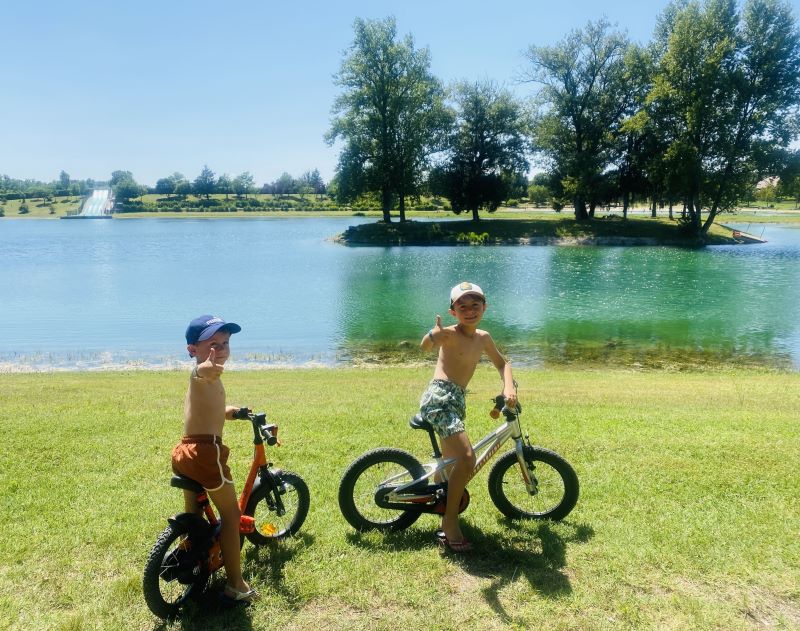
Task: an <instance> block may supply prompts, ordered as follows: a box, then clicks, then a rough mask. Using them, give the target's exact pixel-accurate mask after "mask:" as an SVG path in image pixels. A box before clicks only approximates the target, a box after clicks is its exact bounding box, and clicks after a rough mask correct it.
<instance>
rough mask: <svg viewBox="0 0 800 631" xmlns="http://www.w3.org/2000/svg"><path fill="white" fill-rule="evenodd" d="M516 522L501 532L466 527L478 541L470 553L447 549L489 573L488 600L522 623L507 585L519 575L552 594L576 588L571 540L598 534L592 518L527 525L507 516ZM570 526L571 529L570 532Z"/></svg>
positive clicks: (460, 561) (476, 572)
mask: <svg viewBox="0 0 800 631" xmlns="http://www.w3.org/2000/svg"><path fill="white" fill-rule="evenodd" d="M502 523H505V524H507V525H508V526H510V527H509V528H508V529H506V530H504V531H503V533H502V535H501V536H500V537H498V536H488V535H483V534H482V533H481V532H480V531H479V530H476V529H474V528H470V527H469V526H468V525H467V526H466V527H465V528H464V530H465V535H466V536H467V538H468V539H470V541H471V542H472V544H473V548H474V551H473V552H471V553H469V554H454V553H450V552H446V554H447V556H448V558H450V559H451V560H452V561H453V562H454V563H455V564H457V565H458V566H459V567H461V568H462V569H463V570H464V571H465V572H468V573H469V574H471V575H473V576H476V577H478V578H484V579H489V581H490V583H489V585H487V586H486V587H483V588H482V589H481V594H482V595H483V597H484V599H485V600H486V603H487V604H488V605H489V606H490V607H491V608H492V610H494V611H495V612H496V613H497V615H498V616H499V618H500V619H501V620H502V621H503V622H504V623H505V624H507V625H511V626H513V625H519V624H522V622H523V621H521V620H517V619H515V617H514V614H513V612H509V611H507V610H506V608H505V607H504V606H503V603H502V600H501V598H500V594H501V592H502V590H503V588H504V587H505V586H507V585H509V584H512V583H514V582H515V581H517V580H520V579H524V580H527V581H528V583H529V584H530V586H531V587H532V588H533V589H534V590H536V592H538V593H539V594H540V595H542V596H544V597H546V598H560V597H562V596H565V595H568V594H570V593H571V592H572V584H571V583H570V580H569V574H568V573H567V572H565V571H564V568H565V567H566V564H567V545H568V544H570V543H585V542H587V541H589V539H591V538H592V537H593V536H594V530H593V529H592V527H591V526H589V525H587V524H575V523H572V522H561V523H560V524H559V525H555V524H553V523H552V522H549V521H545V522H536V523H530V522H528V524H526V525H527V526H528V527H521V526H520V524H519V523H518V522H512V521H511V520H503V521H502ZM565 531H566V532H565Z"/></svg>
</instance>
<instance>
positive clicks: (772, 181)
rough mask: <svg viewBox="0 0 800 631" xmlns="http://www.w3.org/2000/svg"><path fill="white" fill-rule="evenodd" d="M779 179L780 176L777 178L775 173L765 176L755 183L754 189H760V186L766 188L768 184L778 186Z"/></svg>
mask: <svg viewBox="0 0 800 631" xmlns="http://www.w3.org/2000/svg"><path fill="white" fill-rule="evenodd" d="M780 181H781V178H779V177H778V176H777V175H775V176H773V177H765V178H764V179H763V180H761V181H760V182H759V183H758V184H756V190H757V191H760V190H761V189H762V188H767V187H768V186H778V183H779V182H780Z"/></svg>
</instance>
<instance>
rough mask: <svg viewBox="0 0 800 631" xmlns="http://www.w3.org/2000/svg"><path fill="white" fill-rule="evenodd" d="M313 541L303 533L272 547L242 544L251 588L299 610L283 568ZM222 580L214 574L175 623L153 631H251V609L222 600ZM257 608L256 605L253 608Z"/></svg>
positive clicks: (298, 600) (223, 579) (161, 626)
mask: <svg viewBox="0 0 800 631" xmlns="http://www.w3.org/2000/svg"><path fill="white" fill-rule="evenodd" d="M313 541H314V538H313V537H312V536H311V535H309V534H307V533H302V534H298V535H295V536H294V537H292V538H290V539H287V540H285V541H276V542H275V543H274V544H272V545H265V546H258V547H256V546H254V545H252V544H249V543H245V544H244V548H243V551H244V560H245V561H246V562H247V566H248V567H247V570H246V571H245V574H246V578H247V579H248V582H249V583H250V584H251V586H253V587H255V588H256V589H258V590H259V592H261V597H262V598H274V597H276V596H277V597H278V598H281V599H283V600H284V601H285V602H286V603H287V606H290V607H299V605H300V604H301V599H300V597H299V596H298V595H297V594H295V593H294V592H292V591H291V590H289V589H288V588H287V587H286V584H285V583H284V581H283V576H284V571H283V568H284V566H285V565H286V564H287V563H288V562H289V561H291V559H292V557H294V555H295V552H296V551H297V550H298V548H300V547H306V546H309V545H311V544H312V543H313ZM224 588H225V578H224V577H223V575H222V574H220V573H216V574H214V576H212V578H211V581H210V582H209V584H208V586H207V588H206V590H205V592H204V593H203V595H202V596H201V597H200V598H198V599H197V600H196V601H194V602H191V603H189V604H188V605H187V606H186V607H185V608H184V610H183V611H182V612H181V616H180V617H179V618H177V619H176V620H174V621H169V622H163V623H161V624H159V625H157V626H156V627H154V631H166V630H167V629H197V628H202V629H220V630H225V631H228V630H231V631H250V630H251V629H252V628H253V625H252V620H251V617H250V609H249V607H248V606H246V605H243V604H233V603H231V602H230V601H228V600H226V599H225V598H223V597H222V591H223V589H224ZM255 606H258V605H255Z"/></svg>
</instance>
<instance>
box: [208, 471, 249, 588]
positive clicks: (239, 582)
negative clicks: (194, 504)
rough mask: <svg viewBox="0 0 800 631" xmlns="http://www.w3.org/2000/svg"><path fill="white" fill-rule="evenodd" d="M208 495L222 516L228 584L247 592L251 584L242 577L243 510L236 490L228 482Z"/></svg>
mask: <svg viewBox="0 0 800 631" xmlns="http://www.w3.org/2000/svg"><path fill="white" fill-rule="evenodd" d="M208 495H209V497H210V498H211V500H212V501H213V502H214V505H215V506H216V507H217V510H219V514H220V517H221V518H222V532H221V533H220V540H219V543H220V547H221V548H222V560H223V562H224V564H225V574H227V576H228V585H230V586H231V587H233V588H234V589H237V590H239V591H240V592H246V591H248V590H249V589H250V586H249V585H248V584H247V583H245V582H244V579H243V578H242V558H241V549H240V546H239V520H240V516H241V512H240V511H239V503H238V501H237V499H236V490H235V489H234V488H233V484H227V483H226V484H223V485H222V488H219V489H217V490H216V491H209V492H208Z"/></svg>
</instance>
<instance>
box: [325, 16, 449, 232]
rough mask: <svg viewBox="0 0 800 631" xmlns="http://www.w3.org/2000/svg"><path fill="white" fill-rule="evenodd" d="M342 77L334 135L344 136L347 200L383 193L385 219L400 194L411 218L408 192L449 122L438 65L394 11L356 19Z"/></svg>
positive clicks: (341, 179)
mask: <svg viewBox="0 0 800 631" xmlns="http://www.w3.org/2000/svg"><path fill="white" fill-rule="evenodd" d="M354 30H355V37H354V40H353V43H352V45H351V46H350V48H349V50H348V51H347V52H346V53H345V56H344V59H343V61H342V65H341V69H340V71H339V73H338V74H337V75H336V79H335V82H336V85H338V86H339V87H341V88H342V89H343V92H342V94H341V95H339V97H337V99H336V101H335V102H334V105H333V114H334V117H333V120H332V124H331V129H330V130H329V131H328V133H327V134H326V141H327V142H328V143H329V144H333V143H334V142H335V141H336V139H337V138H338V139H341V140H343V141H344V148H343V149H342V151H341V154H340V156H339V164H338V167H337V176H338V183H339V187H338V192H339V196H340V199H341V200H343V201H344V200H348V199H354V198H355V197H357V196H358V195H360V194H362V193H367V192H372V193H376V194H378V195H379V197H380V200H381V208H382V210H383V220H384V221H386V222H387V223H388V222H390V221H391V215H390V210H391V208H392V202H393V199H395V198H396V199H398V200H399V208H400V220H401V221H403V220H405V200H406V198H407V197H408V196H410V195H414V194H416V193H417V192H418V190H419V187H420V185H421V183H422V179H423V174H424V172H425V170H426V167H427V164H428V156H429V155H430V154H431V153H433V151H435V150H436V149H437V148H438V145H439V143H440V141H441V138H442V133H443V131H444V130H445V129H446V128H447V125H448V124H449V118H448V115H447V111H446V109H445V107H444V105H443V99H444V90H443V88H442V86H441V83H440V82H439V80H438V79H436V78H435V77H434V76H433V75H432V74H431V72H430V55H429V52H428V49H427V48H422V49H417V48H415V47H414V41H413V39H412V37H411V36H410V35H407V36H406V37H405V38H404V39H402V40H399V39H398V37H397V27H396V23H395V20H394V18H387V19H385V20H362V19H356V21H355V24H354Z"/></svg>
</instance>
